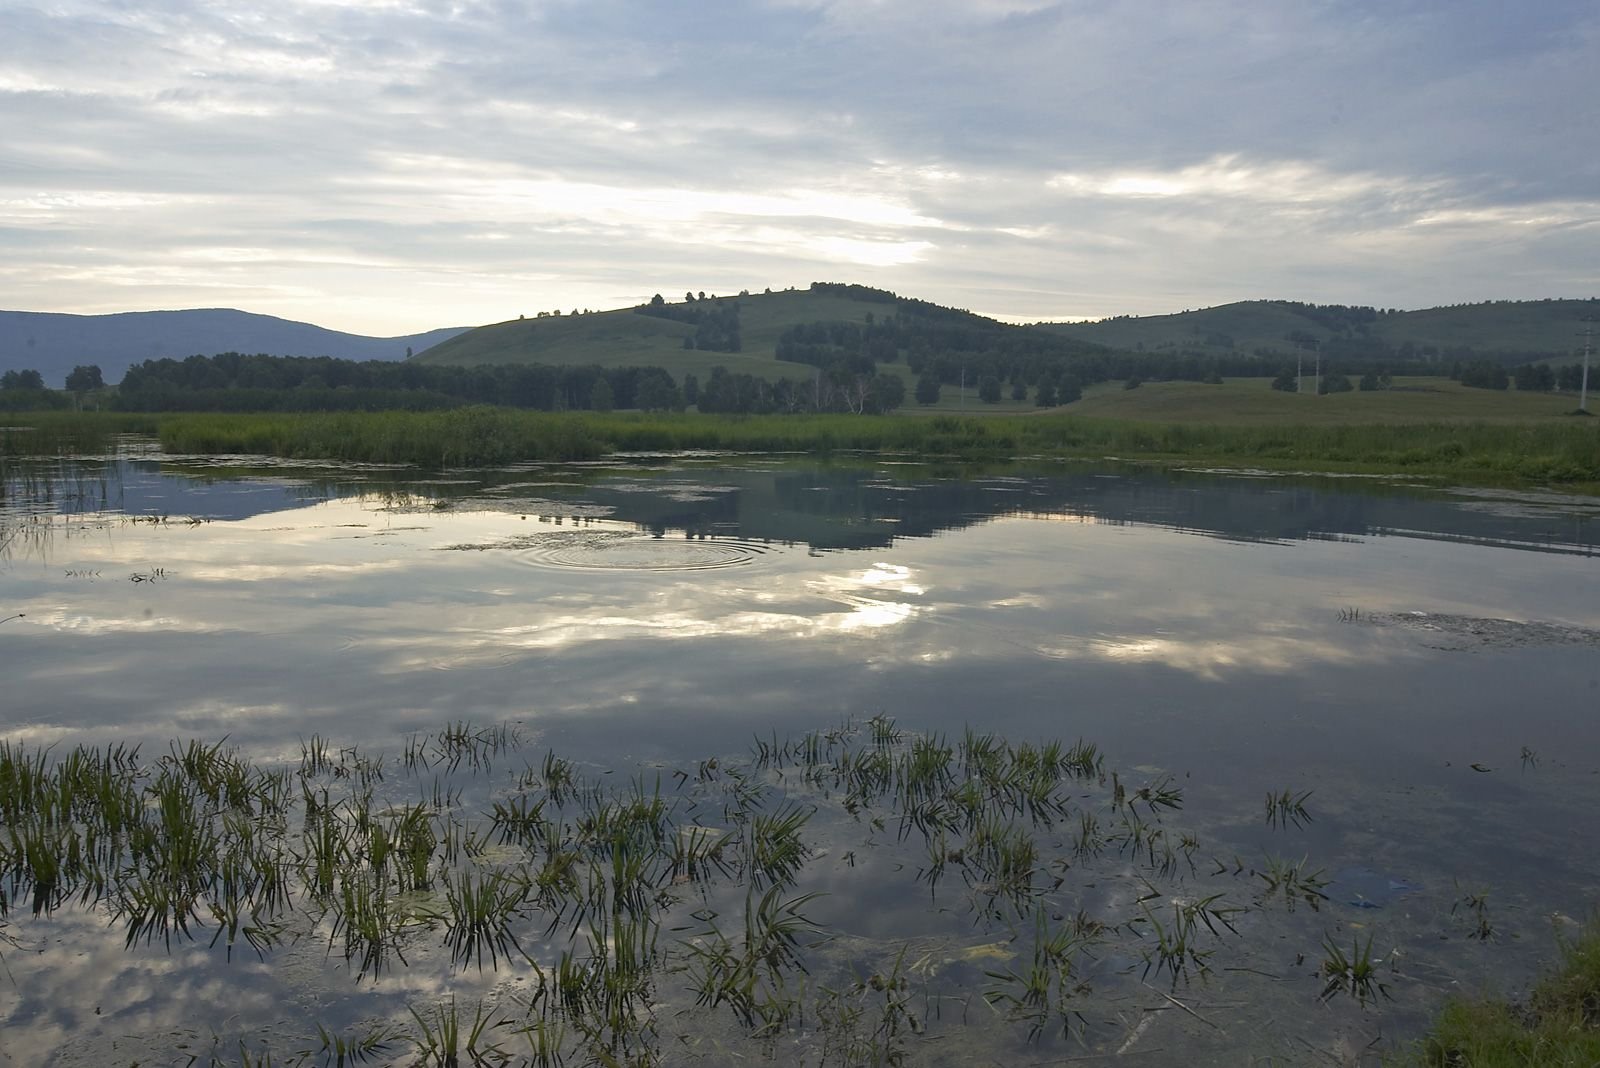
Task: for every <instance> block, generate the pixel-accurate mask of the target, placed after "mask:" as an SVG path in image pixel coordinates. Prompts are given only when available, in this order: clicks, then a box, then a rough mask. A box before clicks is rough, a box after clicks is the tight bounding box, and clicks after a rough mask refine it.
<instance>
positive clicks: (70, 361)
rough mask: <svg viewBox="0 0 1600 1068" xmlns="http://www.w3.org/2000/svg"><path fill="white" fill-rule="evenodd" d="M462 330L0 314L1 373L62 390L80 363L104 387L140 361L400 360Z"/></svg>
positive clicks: (207, 312)
mask: <svg viewBox="0 0 1600 1068" xmlns="http://www.w3.org/2000/svg"><path fill="white" fill-rule="evenodd" d="M464 329H465V328H464V327H455V328H447V329H442V330H431V331H428V332H427V333H424V334H410V335H406V336H404V337H391V338H380V337H366V336H364V335H361V334H346V333H343V332H341V331H338V330H327V329H324V328H323V327H320V326H313V325H312V324H310V323H297V322H294V321H292V320H289V319H279V318H277V317H276V316H271V315H255V314H252V313H250V312H242V311H234V310H233V309H231V308H203V309H194V310H189V311H151V312H122V313H119V314H115V315H66V314H60V313H56V312H25V311H0V370H20V369H23V368H32V369H34V370H37V371H38V372H39V373H40V374H42V375H43V376H44V380H45V384H46V385H49V386H60V385H61V384H62V382H63V381H64V380H65V379H66V376H67V373H68V372H69V371H71V370H72V368H73V367H75V366H77V365H78V364H97V365H98V366H99V367H100V371H101V374H102V375H104V377H105V380H106V381H107V382H116V381H118V380H119V379H121V378H122V376H123V374H124V373H125V372H126V371H127V369H128V367H129V366H131V365H132V364H136V363H140V362H142V361H144V360H153V359H161V358H163V357H172V358H174V359H182V358H184V357H187V356H194V355H197V354H200V355H213V354H215V353H219V352H243V353H252V354H254V353H265V354H268V355H272V356H333V357H337V358H339V359H344V360H403V359H405V358H406V356H407V355H408V354H409V353H412V352H420V351H422V350H423V349H426V348H428V347H430V346H433V345H437V344H438V343H439V342H441V341H443V340H445V339H446V338H449V337H453V336H455V335H456V334H459V333H461V332H462V330H464Z"/></svg>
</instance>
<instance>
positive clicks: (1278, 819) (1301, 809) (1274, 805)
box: [1267, 788, 1312, 830]
mask: <svg viewBox="0 0 1600 1068" xmlns="http://www.w3.org/2000/svg"><path fill="white" fill-rule="evenodd" d="M1311 794H1312V791H1310V790H1305V791H1302V792H1301V793H1298V794H1297V793H1295V792H1294V791H1293V790H1290V789H1287V788H1285V789H1283V790H1279V791H1278V792H1277V793H1269V794H1268V795H1267V826H1269V827H1277V828H1279V829H1280V830H1286V829H1287V828H1288V827H1289V825H1290V824H1293V825H1294V826H1295V827H1296V828H1300V827H1304V826H1305V825H1306V824H1308V823H1310V822H1312V820H1311V813H1310V812H1309V811H1308V810H1307V809H1306V801H1307V800H1309V799H1310V797H1311Z"/></svg>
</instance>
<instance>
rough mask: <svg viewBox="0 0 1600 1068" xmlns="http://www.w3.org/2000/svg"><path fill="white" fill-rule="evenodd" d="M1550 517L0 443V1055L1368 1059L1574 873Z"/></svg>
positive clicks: (1592, 617)
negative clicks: (6, 456)
mask: <svg viewBox="0 0 1600 1068" xmlns="http://www.w3.org/2000/svg"><path fill="white" fill-rule="evenodd" d="M1597 520H1600V502H1597V501H1595V500H1593V499H1585V498H1573V497H1565V496H1558V495H1553V494H1541V493H1510V492H1500V491H1487V490H1481V489H1475V490H1464V489H1451V488H1449V487H1441V486H1431V485H1398V484H1392V483H1386V482H1383V481H1380V480H1372V479H1334V478H1310V477H1292V476H1274V477H1268V476H1265V475H1262V474H1259V473H1248V472H1245V473H1240V472H1233V473H1229V472H1201V471H1161V470H1155V469H1150V468H1141V467H1136V466H1131V465H1114V464H1101V465H1086V464H1073V465H1048V466H1047V465H1031V466H1030V465H1019V466H1015V467H989V468H973V467H956V466H940V465H936V464H923V463H916V462H910V461H904V460H896V461H886V460H872V459H861V460H857V461H850V462H842V461H841V462H836V463H823V462H820V461H817V460H814V459H810V458H798V457H797V458H783V457H780V458H774V457H750V456H674V457H656V456H638V457H623V458H618V459H614V460H611V461H606V462H600V463H591V464H567V465H557V464H541V465H528V466H522V467H516V468H511V469H502V470H495V471H450V472H442V473H426V474H425V473H419V472H417V471H415V470H405V469H392V468H382V467H348V466H344V467H341V466H332V465H318V464H302V463H288V462H271V461H268V460H265V459H263V458H260V457H169V456H161V455H159V453H157V452H156V451H155V450H154V449H153V447H151V446H148V445H142V444H140V443H137V442H128V443H126V444H124V445H123V446H122V447H121V448H120V449H119V450H118V451H117V452H116V453H114V454H111V455H106V456H99V457H85V458H40V459H36V460H26V461H13V462H10V463H9V466H8V467H7V468H6V472H5V477H4V498H3V500H0V620H4V621H3V622H0V667H3V671H4V674H3V678H4V684H5V688H6V695H5V698H4V703H3V705H0V739H3V740H4V743H5V746H6V748H5V749H4V750H3V751H0V757H3V758H4V759H3V760H0V862H3V863H4V872H3V878H4V881H3V882H0V890H3V893H4V898H3V901H4V903H5V905H6V910H5V914H4V917H3V921H0V939H3V941H0V962H3V967H4V972H3V974H0V1064H30V1065H31V1064H62V1065H66V1064H111V1063H122V1064H132V1063H139V1064H166V1063H175V1064H187V1063H202V1064H208V1063H218V1064H245V1063H250V1064H255V1063H262V1061H261V1058H262V1057H263V1056H264V1055H265V1054H266V1053H267V1052H269V1051H270V1054H271V1057H272V1063H274V1064H278V1063H305V1064H332V1063H338V1062H339V1057H340V1055H341V1054H343V1056H344V1058H345V1059H344V1061H343V1063H357V1060H358V1059H357V1056H356V1055H357V1054H358V1053H359V1054H360V1058H359V1060H360V1062H363V1063H390V1062H396V1063H444V1062H445V1052H444V1051H445V1050H446V1049H447V1048H448V1047H449V1046H450V1044H451V1043H452V1042H455V1043H457V1044H459V1045H460V1046H461V1047H462V1049H463V1050H465V1048H466V1046H467V1044H468V1042H469V1040H470V1041H471V1042H472V1043H473V1049H474V1052H475V1053H476V1054H477V1055H478V1056H479V1057H480V1058H481V1059H482V1061H483V1063H502V1062H504V1061H505V1060H506V1059H508V1058H509V1059H510V1062H511V1063H525V1062H527V1063H543V1064H554V1063H569V1064H584V1063H601V1064H603V1063H662V1064H687V1063H705V1064H717V1063H726V1062H728V1061H731V1060H734V1059H738V1058H749V1059H751V1060H753V1061H754V1062H756V1063H761V1062H763V1061H764V1060H765V1061H770V1062H771V1063H778V1064H790V1063H808V1064H822V1063H827V1064H836V1063H837V1064H854V1063H868V1064H870V1063H884V1064H894V1063H905V1064H946V1063H948V1064H956V1063H961V1064H974V1063H977V1064H1018V1063H1057V1062H1058V1061H1059V1059H1060V1058H1062V1057H1064V1056H1081V1057H1086V1058H1096V1057H1101V1056H1103V1057H1106V1058H1108V1059H1116V1058H1117V1057H1118V1055H1120V1056H1121V1058H1122V1059H1123V1060H1125V1061H1127V1062H1128V1063H1135V1064H1240V1063H1250V1062H1251V1060H1250V1059H1251V1058H1257V1060H1255V1061H1254V1063H1274V1064H1276V1063H1283V1064H1290V1063H1335V1064H1336V1063H1376V1061H1375V1058H1376V1057H1377V1056H1378V1055H1379V1054H1381V1053H1388V1052H1393V1051H1394V1050H1396V1049H1399V1048H1402V1047H1403V1046H1404V1044H1405V1043H1406V1042H1408V1041H1409V1040H1411V1039H1413V1038H1415V1037H1416V1036H1417V1035H1419V1034H1420V1033H1421V1032H1422V1030H1423V1029H1424V1028H1425V1027H1426V1024H1427V1020H1428V1019H1429V1017H1430V1016H1431V1014H1432V1013H1433V1012H1434V1011H1436V1010H1437V1008H1438V1007H1439V1005H1440V1004H1441V1003H1442V1001H1443V999H1444V998H1445V997H1446V996H1447V995H1449V994H1452V993H1458V992H1476V991H1481V990H1494V991H1496V992H1498V993H1502V994H1516V993H1517V992H1519V991H1524V990H1526V988H1527V987H1528V985H1529V984H1530V983H1531V981H1532V980H1533V979H1534V978H1535V977H1536V975H1537V974H1538V972H1539V970H1540V969H1541V968H1542V967H1545V966H1547V965H1548V964H1549V963H1550V962H1552V961H1553V960H1554V959H1555V958H1556V956H1557V946H1558V939H1559V938H1560V937H1562V936H1563V935H1565V934H1570V933H1571V932H1572V931H1573V930H1575V924H1576V923H1577V922H1579V921H1583V920H1586V919H1587V918H1589V916H1590V915H1591V912H1592V910H1593V909H1594V908H1595V906H1596V903H1597V902H1600V860H1597V858H1600V820H1596V819H1595V818H1594V813H1595V812H1597V811H1600V596H1597V594H1600V582H1597V581H1596V579H1597V576H1600V564H1597V560H1596V557H1597V555H1600V521H1597ZM1053 742H1059V743H1060V744H1059V745H1053V744H1052V743H1053ZM191 743H195V744H193V745H191ZM124 746H125V747H129V748H118V747H124ZM79 747H82V748H81V752H80V759H78V760H77V761H76V762H74V761H72V760H69V759H68V758H69V754H72V753H74V752H75V751H79ZM132 747H137V748H136V749H133V748H132ZM85 754H92V756H93V759H89V758H88V756H86V755H85ZM64 763H65V764H67V765H70V769H69V770H68V771H64V770H62V767H63V764H64ZM7 776H9V779H8V778H7ZM52 776H53V778H52ZM69 779H70V783H71V785H70V786H63V785H62V784H64V783H67V782H68V781H69ZM91 783H92V784H94V785H90V784H91ZM52 784H54V785H52ZM74 791H78V792H80V793H85V794H86V793H92V792H94V791H103V792H104V793H103V794H96V796H97V797H100V796H104V797H113V796H114V797H118V798H122V799H124V800H123V801H119V802H117V804H119V805H124V804H125V810H123V809H118V812H119V814H118V815H117V816H116V817H115V819H111V818H109V817H107V816H106V815H105V814H104V812H103V809H104V807H105V804H106V803H102V802H100V801H95V802H93V803H89V802H85V801H84V800H83V798H82V797H76V798H75V799H68V794H70V793H73V792H74ZM130 799H131V800H130ZM195 828H200V832H198V833H194V834H191V832H194V830H195ZM191 837H193V839H194V840H193V841H192V842H191V841H190V838H191ZM191 849H192V852H185V851H187V850H191ZM180 854H181V856H180ZM42 858H43V859H42ZM175 858H177V859H175ZM475 1024H476V1025H478V1027H479V1031H478V1033H477V1034H476V1035H473V1029H474V1025H475ZM455 1025H459V1028H460V1033H459V1035H458V1036H455V1037H452V1034H451V1028H452V1026H455ZM467 1056H468V1055H467V1053H465V1052H462V1053H461V1058H462V1060H463V1062H465V1061H466V1060H467ZM1090 1063H1095V1061H1094V1060H1091V1061H1090Z"/></svg>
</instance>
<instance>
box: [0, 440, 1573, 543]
mask: <svg viewBox="0 0 1600 1068" xmlns="http://www.w3.org/2000/svg"><path fill="white" fill-rule="evenodd" d="M237 463H238V461H237V460H235V461H232V462H231V464H229V465H219V464H217V463H214V462H202V461H201V460H200V459H198V458H191V459H188V460H157V459H130V458H125V457H124V458H118V457H112V458H106V459H103V460H98V461H92V460H90V461H70V460H57V461H52V462H48V463H43V462H41V463H32V462H22V463H12V464H10V465H9V466H8V467H7V469H6V473H5V479H4V482H5V486H4V494H3V496H0V500H3V502H4V509H3V510H0V517H3V521H4V523H5V526H6V528H7V531H8V533H9V535H10V538H11V539H13V540H14V539H18V538H21V537H22V534H21V531H20V530H19V529H17V528H18V527H19V521H20V520H21V519H23V518H25V517H28V516H37V515H39V514H40V513H51V514H57V515H62V516H72V515H88V514H105V513H112V514H120V515H124V516H130V517H131V516H140V517H168V520H169V521H170V519H171V517H185V518H189V519H204V520H237V519H245V518H249V517H251V516H256V515H261V514H266V513H272V512H282V511H285V510H288V509H295V508H303V507H309V506H311V505H314V504H317V503H321V502H323V501H327V500H331V499H335V498H341V497H354V498H359V499H363V500H367V501H374V500H381V501H382V502H384V504H385V505H386V507H387V508H388V509H389V510H391V511H393V512H396V513H402V514H404V513H412V512H414V513H417V514H422V515H425V514H428V513H429V512H433V511H438V510H440V509H454V510H459V511H474V510H483V509H494V510H500V511H515V512H517V513H518V514H521V515H529V516H535V517H538V518H539V519H541V520H543V521H545V522H549V523H554V524H558V525H560V524H566V523H578V522H584V521H587V520H592V519H597V518H611V519H615V520H620V521H624V522H627V523H630V524H633V525H635V526H636V527H637V528H640V529H642V530H645V531H648V532H650V533H652V534H655V535H658V536H659V535H664V534H666V533H668V532H678V533H683V534H685V535H688V536H690V537H692V538H702V539H703V538H707V537H717V538H729V539H743V540H745V541H747V542H750V543H778V544H804V545H807V546H809V547H811V548H812V549H817V550H830V549H871V548H882V547H887V546H890V545H892V544H894V542H895V541H896V540H897V539H901V538H908V537H925V536H930V535H934V534H937V533H939V532H941V531H947V530H952V529H959V528H962V527H965V526H969V525H971V524H973V523H977V522H983V521H985V520H987V519H991V518H994V517H998V516H1007V515H1022V516H1027V517H1030V518H1036V519H1045V520H1049V519H1055V520H1062V521H1067V522H1077V523H1105V524H1112V525H1117V524H1134V525H1144V526H1160V527H1166V528H1169V529H1173V530H1179V531H1184V532H1187V533H1193V534H1201V535H1206V536H1212V537H1219V538H1226V539H1232V540H1239V541H1246V542H1292V541H1304V540H1343V539H1349V538H1364V537H1374V536H1383V535H1400V536H1405V537H1414V538H1424V539H1429V540H1440V541H1453V542H1461V543H1466V544H1478V545H1496V546H1503V547H1509V548H1521V549H1531V550H1539V551H1547V552H1561V553H1575V554H1579V555H1594V554H1595V552H1596V549H1597V546H1600V533H1597V528H1596V523H1595V519H1596V516H1597V514H1600V504H1597V503H1596V502H1595V501H1594V500H1593V499H1589V498H1576V497H1569V496H1562V495H1557V494H1547V493H1513V492H1509V491H1501V492H1491V491H1477V490H1451V489H1428V488H1424V487H1415V486H1413V487H1401V486H1396V485H1393V484H1390V483H1387V482H1382V481H1377V480H1371V479H1351V478H1344V479H1340V478H1329V477H1324V478H1292V477H1265V476H1254V477H1245V476H1237V475H1222V474H1212V473H1205V472H1183V471H1164V470H1151V469H1139V468H1132V467H1120V468H1115V469H1110V470H1105V469H1097V468H1094V467H1091V466H1085V465H1076V466H1069V467H1062V466H1060V465H1056V466H1053V467H1041V468H1037V469H1029V470H1028V473H1027V474H1026V476H1021V475H1007V476H1004V477H998V476H988V477H984V476H982V474H981V472H980V473H974V472H970V471H963V470H959V469H948V470H947V469H941V468H938V467H927V466H918V465H906V464H897V465H894V466H892V467H887V466H886V467H882V468H878V467H874V466H872V465H862V464H855V465H836V466H818V465H816V464H815V463H812V462H809V461H808V462H804V463H800V462H796V463H791V464H787V465H774V464H772V463H741V462H740V461H739V460H737V458H734V459H730V460H723V461H717V466H716V467H714V468H713V467H710V466H708V462H707V461H704V460H701V461H698V462H696V463H693V464H671V463H663V462H662V461H660V460H639V461H636V462H634V463H631V464H607V465H569V466H564V467H557V466H538V467H528V468H519V469H514V470H501V471H487V472H473V473H472V475H471V477H454V478H425V477H421V476H419V475H417V474H416V473H415V472H412V471H407V470H404V469H398V470H397V469H393V468H371V467H369V468H356V469H353V470H352V469H348V468H345V467H327V466H319V465H317V464H314V463H305V464H299V465H282V464H280V465H276V466H274V467H271V468H266V469H260V468H247V467H241V466H236V464H237ZM533 475H538V476H540V477H530V476H533Z"/></svg>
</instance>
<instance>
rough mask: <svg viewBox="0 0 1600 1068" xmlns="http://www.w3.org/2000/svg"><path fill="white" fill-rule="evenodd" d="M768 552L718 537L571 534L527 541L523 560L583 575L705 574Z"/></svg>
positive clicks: (763, 548)
mask: <svg viewBox="0 0 1600 1068" xmlns="http://www.w3.org/2000/svg"><path fill="white" fill-rule="evenodd" d="M771 551H772V547H771V546H768V545H760V544H755V543H752V542H745V541H732V540H727V539H722V538H717V539H699V538H656V537H651V536H649V535H646V534H631V533H622V532H618V531H578V530H575V531H570V532H566V533H564V534H551V535H547V536H545V537H541V538H538V539H529V544H527V545H526V547H525V548H524V550H523V559H525V560H527V561H528V562H529V563H531V564H534V565H536V566H539V567H558V568H575V569H580V570H589V571H705V570H709V569H713V568H721V567H742V566H744V565H746V564H750V563H753V562H754V561H756V560H757V559H759V558H760V557H761V556H763V555H765V554H766V553H768V552H771Z"/></svg>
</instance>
